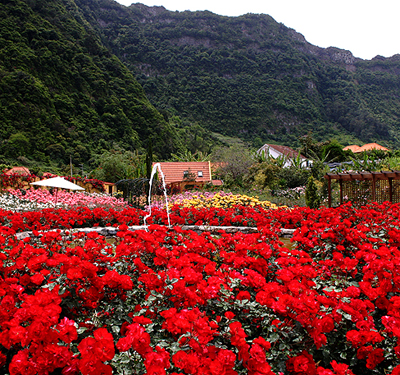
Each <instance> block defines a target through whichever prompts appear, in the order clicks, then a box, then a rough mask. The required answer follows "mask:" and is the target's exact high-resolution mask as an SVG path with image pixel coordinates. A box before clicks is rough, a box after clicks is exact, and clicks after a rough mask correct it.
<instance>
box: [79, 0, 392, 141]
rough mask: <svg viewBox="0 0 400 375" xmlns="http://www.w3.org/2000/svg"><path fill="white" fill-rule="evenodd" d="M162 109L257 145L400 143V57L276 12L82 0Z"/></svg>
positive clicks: (93, 20) (106, 38) (87, 13)
mask: <svg viewBox="0 0 400 375" xmlns="http://www.w3.org/2000/svg"><path fill="white" fill-rule="evenodd" d="M76 3H77V4H78V5H79V7H80V8H81V9H82V10H83V11H84V12H85V16H86V18H87V19H88V21H89V22H90V23H91V24H92V25H93V27H94V28H95V29H96V30H97V31H98V32H99V33H101V35H102V38H103V42H104V43H105V44H106V45H107V46H108V47H109V48H110V49H111V50H112V51H113V53H115V54H116V55H117V56H118V57H119V58H120V59H121V60H122V61H123V62H124V64H125V65H126V66H128V68H129V69H130V70H131V71H132V72H134V73H135V75H136V77H137V79H138V81H139V83H141V84H142V85H143V87H144V90H145V92H146V94H147V96H148V97H149V99H150V101H151V102H152V103H153V104H154V105H155V106H156V107H157V108H158V109H165V110H168V111H170V112H171V113H178V114H179V115H180V116H182V117H184V118H186V119H189V120H190V121H197V122H198V123H200V124H201V125H202V126H205V127H206V128H208V129H210V130H213V131H215V132H220V133H223V134H227V135H239V136H240V137H242V138H244V139H247V140H248V141H251V142H253V144H255V145H259V144H261V143H264V142H267V141H268V142H280V143H285V144H289V145H290V144H291V145H296V144H297V142H298V137H299V136H301V135H303V134H305V133H307V132H308V131H313V134H314V136H315V137H316V138H317V139H327V138H329V137H334V138H337V139H339V140H342V141H343V142H345V141H348V142H356V141H359V142H369V141H380V142H382V143H383V144H387V145H399V144H400V138H399V137H398V135H397V133H398V130H399V128H400V110H399V109H400V96H399V94H400V81H399V80H400V76H399V74H400V56H398V55H396V56H394V57H392V58H390V59H384V58H381V57H376V58H375V59H373V60H372V61H364V60H361V59H356V58H354V57H353V55H352V54H351V52H349V51H345V50H341V49H338V48H328V49H322V48H318V47H316V46H313V45H311V44H309V43H307V41H306V40H305V39H304V37H303V36H302V35H300V34H298V33H297V32H295V31H294V30H293V29H290V28H287V27H285V26H284V25H283V24H279V23H277V22H276V21H274V19H273V18H271V17H270V16H268V15H257V14H247V15H243V16H241V17H223V16H218V15H215V14H213V13H210V12H189V11H186V12H171V11H167V10H166V9H164V8H163V7H147V6H144V5H142V4H133V5H131V6H130V7H123V6H120V5H119V4H117V3H115V2H113V1H109V0H76Z"/></svg>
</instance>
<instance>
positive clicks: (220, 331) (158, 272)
mask: <svg viewBox="0 0 400 375" xmlns="http://www.w3.org/2000/svg"><path fill="white" fill-rule="evenodd" d="M155 211H156V217H154V218H152V219H153V222H160V223H162V222H163V223H165V216H164V215H163V213H162V212H161V211H157V210H155ZM172 211H173V212H172V213H173V222H174V223H177V222H178V221H184V222H190V221H197V222H208V223H209V222H210V221H213V220H217V221H218V222H228V221H230V222H231V224H235V223H236V222H235V219H236V218H237V217H240V216H242V218H240V219H239V222H240V223H244V222H248V223H249V222H251V223H252V225H255V226H257V227H258V233H252V234H242V233H236V234H228V233H225V232H224V231H220V234H219V235H218V236H212V235H211V234H210V233H207V232H205V233H203V234H202V235H198V234H196V233H195V232H192V231H186V230H182V228H181V227H180V226H174V227H173V228H172V229H169V228H167V227H166V226H160V225H157V224H152V225H150V226H149V228H148V229H149V230H148V231H145V230H137V231H130V230H129V228H128V225H130V224H131V223H133V222H135V223H140V222H141V221H142V219H143V215H144V214H145V212H144V211H140V210H133V209H124V210H113V209H105V208H95V209H88V208H85V207H77V208H72V209H70V210H64V209H47V210H42V211H37V212H23V213H16V212H9V211H3V212H1V214H2V216H1V217H2V223H1V226H0V258H1V263H0V267H1V277H0V305H1V308H0V327H1V329H0V344H1V345H0V365H1V366H3V367H4V372H7V371H8V373H10V374H12V375H16V374H49V373H62V374H111V373H115V374H143V373H147V374H167V373H168V374H230V375H234V374H254V375H256V374H257V375H259V374H288V375H290V374H302V375H305V374H315V375H332V374H336V375H339V374H340V375H351V374H356V375H357V374H367V375H368V374H392V375H398V374H400V342H399V338H400V314H399V311H400V309H399V306H400V295H399V289H400V251H399V245H400V206H399V205H392V204H383V205H369V206H366V207H362V208H360V209H356V208H354V207H352V206H351V205H350V204H346V205H343V206H341V207H340V208H337V209H320V210H311V209H309V208H295V209H291V210H287V209H278V210H266V209H263V208H260V207H252V206H242V207H241V206H235V207H232V208H229V209H220V208H203V209H195V208H193V207H182V208H181V209H179V207H178V206H174V208H173V210H172ZM223 212H225V215H223ZM100 223H102V224H105V225H107V224H108V225H117V226H119V231H118V234H117V237H116V240H115V241H114V242H113V243H109V242H107V241H106V239H105V238H104V237H102V236H100V235H99V234H97V233H90V234H87V235H85V234H84V233H82V232H81V233H79V232H78V233H74V234H69V233H68V232H67V233H65V234H64V235H61V233H60V232H59V231H58V232H57V231H49V232H41V231H42V230H43V229H50V228H73V227H76V226H81V225H88V224H91V225H96V224H100ZM282 225H283V226H292V227H295V228H297V229H296V231H295V234H294V237H293V240H294V241H295V242H294V244H293V247H292V248H290V249H289V248H286V247H284V246H283V244H282V243H281V242H280V241H279V238H278V235H277V233H278V230H279V229H280V227H281V226H282ZM27 229H34V232H33V234H32V236H31V237H28V238H25V239H24V240H22V241H18V240H17V239H16V236H15V234H16V232H17V231H23V230H27Z"/></svg>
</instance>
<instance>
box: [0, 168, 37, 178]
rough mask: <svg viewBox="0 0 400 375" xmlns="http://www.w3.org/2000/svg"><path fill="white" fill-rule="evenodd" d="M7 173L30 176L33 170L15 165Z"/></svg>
mask: <svg viewBox="0 0 400 375" xmlns="http://www.w3.org/2000/svg"><path fill="white" fill-rule="evenodd" d="M5 174H20V175H21V176H28V175H30V174H31V172H30V170H29V169H28V168H25V167H13V168H11V169H9V170H8V171H7V172H5Z"/></svg>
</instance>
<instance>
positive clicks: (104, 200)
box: [0, 189, 127, 210]
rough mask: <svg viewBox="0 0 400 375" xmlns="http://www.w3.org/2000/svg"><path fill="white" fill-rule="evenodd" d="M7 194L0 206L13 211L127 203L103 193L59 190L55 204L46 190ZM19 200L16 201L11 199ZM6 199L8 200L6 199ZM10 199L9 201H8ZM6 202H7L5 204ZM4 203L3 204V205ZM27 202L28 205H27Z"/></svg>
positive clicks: (52, 197) (116, 206) (54, 199)
mask: <svg viewBox="0 0 400 375" xmlns="http://www.w3.org/2000/svg"><path fill="white" fill-rule="evenodd" d="M7 193H8V194H3V195H2V196H0V199H1V201H0V204H1V207H3V208H6V207H7V208H8V207H10V209H13V205H14V207H15V209H18V210H22V209H43V208H49V207H54V206H56V207H74V206H86V207H89V208H95V207H112V208H114V209H119V208H124V207H126V206H127V203H126V202H125V201H124V200H123V199H122V198H119V199H118V198H115V197H112V196H110V195H108V194H103V193H87V192H72V193H71V192H69V191H66V190H60V191H59V192H58V193H57V202H56V196H55V194H51V193H50V191H49V190H46V189H28V190H20V189H9V190H8V191H7ZM11 196H13V197H16V198H18V199H19V200H20V202H18V200H16V199H15V198H13V197H11ZM7 198H8V199H7ZM10 198H11V199H10ZM7 201H8V202H7ZM3 202H4V203H3ZM27 202H29V203H30V204H28V205H27Z"/></svg>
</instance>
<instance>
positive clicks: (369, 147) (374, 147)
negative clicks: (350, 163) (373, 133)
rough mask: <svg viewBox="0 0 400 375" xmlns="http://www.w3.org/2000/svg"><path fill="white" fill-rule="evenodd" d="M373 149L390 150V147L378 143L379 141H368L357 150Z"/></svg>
mask: <svg viewBox="0 0 400 375" xmlns="http://www.w3.org/2000/svg"><path fill="white" fill-rule="evenodd" d="M371 150H382V151H389V149H388V148H386V147H383V146H381V145H378V144H377V143H367V144H365V145H364V146H361V147H360V148H359V149H358V150H357V151H356V152H363V151H371ZM353 152H354V151H353Z"/></svg>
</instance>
